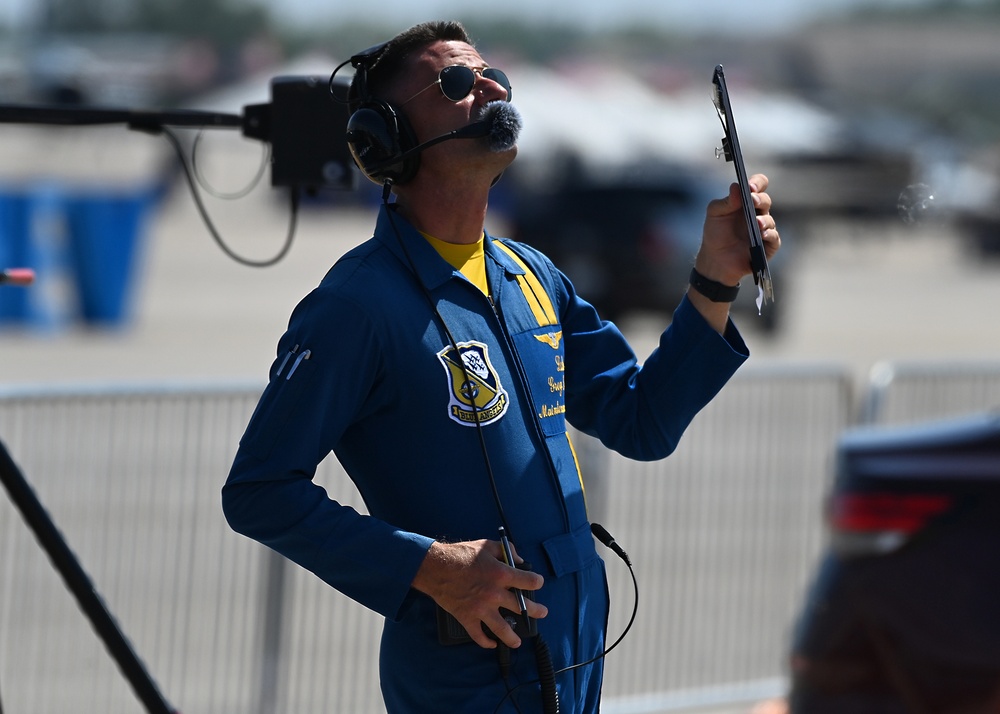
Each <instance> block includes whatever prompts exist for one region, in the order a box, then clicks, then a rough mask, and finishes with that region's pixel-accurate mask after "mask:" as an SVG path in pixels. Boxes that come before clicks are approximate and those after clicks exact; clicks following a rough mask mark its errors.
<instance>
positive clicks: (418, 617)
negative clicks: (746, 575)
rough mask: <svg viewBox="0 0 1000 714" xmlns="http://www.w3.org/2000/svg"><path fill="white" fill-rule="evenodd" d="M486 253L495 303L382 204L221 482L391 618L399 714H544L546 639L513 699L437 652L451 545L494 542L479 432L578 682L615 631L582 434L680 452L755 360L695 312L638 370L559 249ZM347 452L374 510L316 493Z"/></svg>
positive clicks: (279, 360)
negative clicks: (416, 582)
mask: <svg viewBox="0 0 1000 714" xmlns="http://www.w3.org/2000/svg"><path fill="white" fill-rule="evenodd" d="M390 212H392V213H391V214H390ZM485 253H486V272H487V279H488V283H489V289H490V297H489V298H487V297H486V296H484V295H483V293H482V292H481V291H480V290H479V289H477V288H476V287H475V286H474V285H472V283H470V282H469V281H468V280H466V279H465V277H464V276H462V275H461V274H460V273H459V272H458V271H456V270H454V269H453V268H452V267H451V266H450V265H449V264H447V263H446V262H445V261H444V260H443V259H442V258H441V257H440V256H439V255H438V254H437V252H436V251H435V250H434V249H433V248H432V247H431V246H430V245H429V244H428V243H427V241H426V240H424V239H423V237H421V236H420V235H419V233H418V232H417V231H416V230H415V229H414V228H413V227H412V226H410V225H409V224H408V223H407V222H406V221H405V220H404V219H403V218H402V217H401V216H399V215H398V214H396V212H395V210H394V208H392V207H386V206H383V207H382V209H381V211H380V214H379V218H378V222H377V225H376V230H375V234H374V236H373V238H372V239H370V240H368V241H366V242H365V243H363V244H362V245H360V246H358V247H357V248H355V249H353V250H351V251H350V252H348V253H347V254H346V255H344V256H343V257H342V258H341V259H340V260H339V261H338V262H337V263H336V265H334V267H333V268H331V270H330V271H329V273H328V274H327V275H326V277H325V278H324V279H323V281H322V282H321V284H320V285H319V286H318V287H317V288H316V289H315V290H313V291H312V292H311V293H310V294H309V295H308V296H306V297H305V298H304V299H303V300H302V301H301V302H300V303H299V305H298V306H297V307H296V308H295V310H294V312H293V314H292V316H291V318H290V321H289V325H288V329H287V331H286V332H285V334H284V335H283V336H282V338H281V340H280V342H279V344H278V354H277V357H276V359H275V361H274V364H273V366H272V368H271V370H270V380H269V383H268V385H267V387H266V389H265V390H264V393H263V395H262V396H261V399H260V402H259V403H258V405H257V408H256V410H255V412H254V414H253V417H252V418H251V420H250V423H249V425H248V427H247V430H246V433H245V434H244V436H243V438H242V439H241V441H240V447H239V450H238V453H237V454H236V458H235V461H234V463H233V466H232V470H231V472H230V474H229V478H228V480H227V482H226V485H225V487H224V488H223V506H224V510H225V514H226V517H227V518H228V520H229V523H230V524H231V526H232V527H233V528H234V529H235V530H237V531H239V532H241V533H243V534H245V535H247V536H249V537H252V538H254V539H256V540H258V541H260V542H262V543H265V544H266V545H268V546H270V547H272V548H274V549H275V550H277V551H278V552H279V553H282V554H283V555H285V556H286V557H288V558H289V559H291V560H293V561H294V562H296V563H298V564H299V565H301V566H302V567H304V568H306V569H308V570H310V571H312V572H313V573H315V574H316V575H317V576H318V577H320V578H322V579H323V580H324V581H325V582H327V583H329V584H330V585H332V586H333V587H334V588H336V589H337V590H340V591H341V592H342V593H344V594H346V595H348V596H349V597H351V598H353V599H354V600H356V601H358V602H359V603H362V604H363V605H365V606H367V607H369V608H371V609H373V610H375V611H377V612H379V613H381V614H382V615H384V616H385V618H386V623H385V628H384V631H383V636H382V644H381V657H380V671H381V686H382V693H383V698H384V700H385V703H386V707H387V709H388V711H390V712H407V713H414V712H433V713H435V714H438V713H440V712H449V713H450V714H459V713H460V712H470V713H473V714H482V713H483V712H492V711H494V710H495V709H496V708H497V707H498V705H501V703H502V707H501V708H500V711H514V709H513V703H512V700H516V701H517V702H518V705H519V706H520V709H519V711H523V712H528V711H540V705H539V703H538V702H539V693H538V687H537V684H534V683H532V682H533V681H534V680H536V679H537V677H538V673H537V666H536V658H535V655H534V653H533V652H532V651H531V647H530V643H526V645H525V646H522V647H521V648H519V649H518V650H516V651H513V652H512V664H511V671H512V675H511V677H510V680H509V682H508V683H506V684H505V682H504V681H503V680H502V679H501V677H500V675H499V669H498V665H497V658H496V654H495V653H494V652H493V651H489V650H484V649H482V648H480V647H478V646H477V645H475V644H471V643H470V644H462V645H453V646H445V645H441V644H439V643H438V640H437V627H436V617H435V612H436V606H435V604H434V603H433V601H431V599H430V598H428V597H426V596H425V595H423V594H421V593H418V592H416V591H414V590H412V589H411V588H410V583H411V582H412V580H413V577H414V575H415V574H416V572H417V570H418V568H419V567H420V565H421V563H422V561H423V558H424V555H425V554H426V551H427V549H428V548H429V547H430V545H431V543H432V542H433V540H435V539H439V540H446V541H464V540H475V539H480V538H488V539H493V540H495V539H496V538H497V529H498V526H499V525H500V524H501V520H500V517H499V514H498V508H497V505H496V502H495V499H494V496H493V493H492V489H491V485H490V479H489V475H488V472H487V466H486V459H484V455H483V450H482V446H481V442H480V435H479V431H480V429H481V432H482V437H483V438H484V439H485V444H486V450H487V452H488V455H489V464H490V467H491V468H492V472H493V475H494V478H495V482H496V488H497V492H498V494H499V498H500V502H501V503H502V507H503V509H504V512H505V515H506V519H507V522H508V523H509V525H510V529H511V532H510V534H509V535H510V536H511V540H512V542H513V543H514V546H515V548H516V549H517V551H518V553H519V554H520V555H521V556H522V557H523V558H524V559H525V560H526V561H528V562H529V563H531V565H532V568H533V569H534V570H535V571H536V572H539V573H541V574H542V575H543V576H544V577H545V586H544V587H543V588H542V589H541V590H540V591H538V592H537V593H536V594H535V596H536V598H537V600H538V601H539V602H542V603H544V604H545V605H546V606H547V607H548V609H549V615H548V617H546V618H544V619H542V620H540V621H539V623H538V625H539V632H540V634H541V635H542V636H543V637H544V639H545V641H546V642H547V643H548V645H549V648H550V649H551V652H552V659H553V662H554V666H555V668H556V669H561V668H563V667H566V666H568V665H571V664H574V663H578V662H583V661H586V660H589V659H590V658H592V657H594V656H595V655H597V654H599V653H600V652H601V651H602V649H603V647H604V633H605V629H606V623H607V616H608V594H607V583H606V578H605V573H604V563H603V561H602V560H601V558H600V557H599V556H598V554H597V552H596V550H595V547H594V541H593V538H592V536H591V535H590V531H589V523H588V519H587V510H586V504H585V502H584V499H585V496H584V490H583V485H582V480H581V477H580V471H579V468H578V465H577V463H576V456H575V454H574V452H573V448H572V444H571V442H570V439H569V435H568V433H567V428H566V425H567V421H569V422H570V423H572V424H573V425H574V426H575V427H576V428H578V429H580V430H581V431H583V432H585V433H587V434H591V435H593V436H596V437H598V438H600V439H601V441H602V442H603V443H604V444H605V445H607V446H608V447H610V448H612V449H614V450H616V451H618V452H620V453H622V454H624V455H625V456H627V457H630V458H634V459H641V460H652V459H660V458H663V457H665V456H667V455H668V454H670V453H671V452H672V451H673V449H674V447H675V445H676V444H677V441H678V439H679V438H680V436H681V434H682V432H683V431H684V429H685V428H686V427H687V425H688V424H689V423H690V421H691V419H692V418H693V417H694V415H695V414H696V413H697V412H698V411H699V410H700V409H701V408H702V407H703V406H704V405H705V404H706V403H707V402H708V401H709V400H711V399H712V397H713V396H714V395H715V394H716V393H717V392H718V390H719V389H720V388H721V387H722V386H723V384H724V383H725V382H726V381H727V380H728V379H729V378H730V377H731V376H732V374H733V373H734V372H735V371H736V369H737V368H738V367H739V365H740V364H742V363H743V361H744V360H745V359H746V357H747V349H746V345H745V344H744V343H743V341H742V339H741V338H740V336H739V334H738V332H737V331H736V329H735V327H734V326H733V325H732V324H731V323H730V325H729V327H728V329H727V331H726V334H725V335H723V336H720V335H719V334H718V333H717V332H715V331H714V330H713V329H712V328H711V327H710V326H709V325H708V324H707V323H706V322H705V321H704V320H703V319H702V318H701V316H700V315H699V314H698V313H697V311H696V310H695V309H694V307H693V306H692V305H691V304H690V303H689V302H688V301H687V300H686V299H685V300H683V301H682V303H681V304H680V306H679V307H678V309H677V311H676V312H675V314H674V319H673V321H672V324H671V326H670V327H669V328H668V329H667V330H666V331H665V332H664V333H663V335H662V336H661V340H660V345H659V347H658V348H657V349H656V350H655V351H654V352H653V354H652V355H650V357H649V358H648V359H647V360H646V361H645V363H644V365H643V366H641V367H640V365H639V364H638V362H637V360H636V356H635V354H634V353H633V351H632V349H631V348H630V347H629V345H628V344H627V343H626V341H625V338H624V337H623V336H622V334H621V333H620V332H619V331H618V329H617V328H616V327H615V326H614V325H613V324H611V323H606V322H602V321H601V320H600V319H599V318H598V316H597V313H596V312H595V310H594V309H593V307H591V306H590V305H589V304H588V303H587V302H585V301H584V300H582V299H581V298H580V297H578V296H577V295H576V292H575V290H574V288H573V285H572V284H571V283H570V281H569V280H568V279H567V278H566V276H565V275H563V274H562V273H560V272H559V271H558V270H557V269H556V268H555V267H554V266H553V265H552V263H551V262H550V261H549V260H548V259H547V258H545V257H544V256H543V255H542V254H540V253H539V252H537V251H536V250H534V249H532V248H531V247H529V246H527V245H524V244H519V243H514V242H511V241H495V240H494V239H493V238H491V237H490V236H486V240H485ZM418 281H419V282H418ZM539 287H541V288H542V291H541V292H543V293H544V294H538V293H539ZM432 303H433V306H434V307H436V312H435V310H434V309H433V308H432ZM456 348H458V351H456ZM463 366H464V369H463ZM473 402H475V406H473ZM477 420H478V422H479V424H480V426H479V427H477V425H476V422H477ZM331 451H332V452H333V453H334V454H336V456H337V458H338V459H339V461H340V462H341V464H342V465H343V467H344V468H345V469H346V471H347V473H348V474H349V475H350V477H351V478H352V480H353V481H354V483H355V484H356V485H357V488H358V490H359V492H360V493H361V496H362V498H363V499H364V503H365V506H366V508H367V510H368V513H369V514H370V515H362V514H359V513H358V512H357V511H356V510H354V509H353V508H351V507H349V506H346V505H342V504H340V503H338V502H337V501H335V500H332V499H331V498H330V497H329V496H328V495H327V493H326V492H325V490H324V489H322V488H321V487H319V486H318V485H317V484H315V483H314V482H313V481H312V478H313V476H314V474H315V469H316V466H317V464H318V463H319V462H320V461H321V460H323V459H324V458H325V457H326V456H327V455H328V454H329V453H330V452H331ZM335 496H336V494H334V497H335ZM602 665H603V660H598V662H597V663H595V664H593V665H588V666H587V667H582V668H579V669H576V670H573V671H571V672H569V673H565V674H563V675H560V676H559V677H558V679H557V684H558V689H559V695H560V700H561V706H562V712H564V714H565V713H572V712H594V711H597V709H598V707H599V700H600V690H601V678H602V673H603V666H602ZM525 683H528V684H526V685H525V686H521V687H518V688H517V689H516V690H515V691H514V692H513V694H510V695H509V696H508V689H507V688H508V687H515V686H516V685H518V684H525Z"/></svg>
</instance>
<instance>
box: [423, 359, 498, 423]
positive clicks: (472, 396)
mask: <svg viewBox="0 0 1000 714" xmlns="http://www.w3.org/2000/svg"><path fill="white" fill-rule="evenodd" d="M437 356H438V359H439V360H441V364H442V365H444V368H445V372H446V373H447V375H448V385H449V390H448V416H449V417H451V419H452V420H454V421H456V422H458V423H459V424H461V425H463V426H475V425H476V421H477V420H478V421H479V423H480V424H492V423H493V422H495V421H496V420H498V419H500V417H502V416H503V415H504V414H505V413H506V412H507V408H508V407H509V406H510V397H509V396H508V394H507V390H506V389H504V387H503V385H502V384H500V378H499V377H498V376H497V373H496V370H495V369H493V365H492V364H491V363H490V355H489V350H488V349H487V347H486V345H484V344H483V343H482V342H459V343H458V354H456V351H455V348H454V347H452V346H451V345H449V346H448V347H445V348H444V349H443V350H441V351H440V352H438V355H437Z"/></svg>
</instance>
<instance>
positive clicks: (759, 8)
mask: <svg viewBox="0 0 1000 714" xmlns="http://www.w3.org/2000/svg"><path fill="white" fill-rule="evenodd" d="M233 1H234V2H241V3H255V4H259V5H264V6H266V7H269V8H272V10H273V12H274V15H275V17H278V18H280V19H282V20H284V21H287V22H289V23H293V24H304V23H310V22H319V23H326V22H335V21H336V19H337V18H338V17H341V18H345V19H348V18H350V19H358V18H363V17H366V16H368V17H374V18H378V19H381V20H398V23H399V26H400V27H403V26H405V25H408V24H411V23H414V22H419V21H422V20H427V19H441V18H449V19H451V18H454V19H459V20H466V21H471V20H473V19H474V18H477V17H506V18H512V17H517V18H522V19H526V20H539V21H558V22H559V23H563V24H567V25H577V26H582V27H585V28H587V29H599V28H601V27H607V26H611V25H615V24H636V23H637V22H642V23H644V24H647V25H658V26H665V27H666V26H673V27H678V28H687V29H704V28H707V27H712V26H716V27H720V28H721V29H725V30H727V31H733V30H736V29H739V28H744V29H746V30H747V31H748V32H759V33H761V34H762V35H763V34H769V32H773V31H778V30H786V29H788V28H789V27H794V26H795V25H797V24H801V23H802V22H805V21H807V20H810V19H813V18H815V17H817V16H821V15H826V14H830V13H836V12H838V11H843V10H847V9H851V8H856V7H872V6H881V7H890V6H913V5H920V4H926V3H927V2H928V0H750V1H749V2H748V1H747V0H618V2H609V0H497V1H496V2H486V3H483V2H476V3H472V2H469V0H418V1H414V0H379V1H378V2H375V3H364V2H350V3H348V2H344V1H343V0H233ZM38 5H39V3H38V0H0V22H5V23H8V24H11V23H13V24H18V23H23V22H25V21H26V19H27V18H29V17H30V16H31V13H32V12H33V11H34V10H35V8H37V6H38Z"/></svg>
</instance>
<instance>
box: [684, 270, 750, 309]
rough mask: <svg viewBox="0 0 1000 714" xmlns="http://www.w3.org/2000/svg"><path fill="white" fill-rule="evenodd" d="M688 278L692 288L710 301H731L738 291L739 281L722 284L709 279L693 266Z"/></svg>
mask: <svg viewBox="0 0 1000 714" xmlns="http://www.w3.org/2000/svg"><path fill="white" fill-rule="evenodd" d="M688 280H689V281H690V283H691V287H692V288H694V289H695V290H697V291H698V292H699V293H701V294H702V295H704V296H705V297H707V298H708V299H709V300H711V301H712V302H732V301H733V300H735V299H736V296H737V295H738V294H739V292H740V284H739V283H736V285H723V284H722V283H719V282H716V281H715V280H709V279H708V278H706V277H705V276H704V275H702V274H701V273H699V272H698V271H697V270H695V269H694V268H691V277H690V278H688Z"/></svg>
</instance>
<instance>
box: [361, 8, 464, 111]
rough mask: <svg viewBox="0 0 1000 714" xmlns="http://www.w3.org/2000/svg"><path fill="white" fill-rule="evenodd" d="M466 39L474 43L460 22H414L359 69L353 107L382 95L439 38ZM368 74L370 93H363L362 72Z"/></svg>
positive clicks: (447, 39)
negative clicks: (410, 63) (418, 54)
mask: <svg viewBox="0 0 1000 714" xmlns="http://www.w3.org/2000/svg"><path fill="white" fill-rule="evenodd" d="M448 41H454V42H465V43H467V44H470V45H471V44H473V42H472V38H471V37H470V36H469V33H468V32H467V31H466V29H465V27H464V26H463V25H462V23H460V22H456V21H453V20H449V21H434V22H423V23H420V24H419V25H414V26H413V27H411V28H410V29H408V30H404V31H403V32H400V33H399V34H398V35H396V36H395V37H393V38H392V39H391V40H389V41H388V42H387V43H386V44H385V47H384V48H383V50H382V51H381V52H380V53H379V54H378V56H377V57H376V58H375V60H374V62H373V63H372V64H371V66H369V67H368V68H367V69H366V70H362V69H359V70H358V71H357V72H355V74H354V79H353V80H352V81H351V87H350V90H349V91H348V95H347V97H348V101H349V102H350V103H351V109H352V111H353V110H354V109H357V107H358V104H359V103H360V102H363V101H368V100H370V99H382V100H384V98H385V95H386V94H387V93H388V92H389V91H390V90H391V88H392V85H393V83H394V82H395V81H396V80H397V79H398V78H399V77H400V76H401V75H402V73H403V71H404V70H405V69H406V62H407V60H408V59H409V58H410V55H412V54H413V53H414V52H418V51H420V50H423V49H424V48H426V47H430V46H431V45H433V44H434V43H435V42H448ZM362 71H364V72H365V74H366V75H367V76H366V78H365V80H366V82H367V92H366V94H367V96H359V93H360V91H361V90H360V88H359V87H358V84H359V79H358V78H359V76H360V75H361V73H362Z"/></svg>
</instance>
